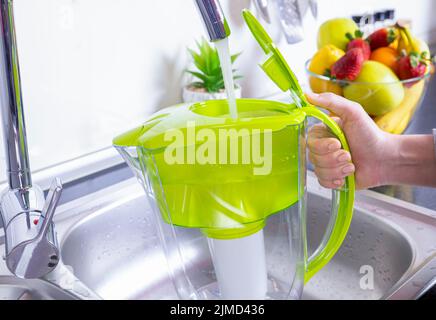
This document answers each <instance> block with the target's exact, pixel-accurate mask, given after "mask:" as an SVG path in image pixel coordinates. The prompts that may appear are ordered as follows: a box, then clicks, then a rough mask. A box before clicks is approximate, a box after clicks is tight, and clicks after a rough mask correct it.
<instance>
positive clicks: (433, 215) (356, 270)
mask: <svg viewBox="0 0 436 320" xmlns="http://www.w3.org/2000/svg"><path fill="white" fill-rule="evenodd" d="M308 190H309V207H308V235H309V247H310V248H314V247H316V246H317V245H318V243H319V242H320V241H321V237H322V235H323V232H324V230H325V226H326V224H327V219H328V215H329V211H330V210H329V208H330V192H329V191H328V190H325V189H322V188H321V187H320V186H319V185H318V184H317V182H316V179H315V178H314V176H313V175H312V174H309V177H308ZM55 223H56V226H57V232H58V237H59V240H60V242H61V251H62V260H63V263H64V265H66V266H68V267H69V269H70V270H71V271H72V272H73V273H74V275H75V277H76V278H77V279H76V280H75V282H77V283H80V284H81V287H83V288H86V289H85V292H86V294H82V295H81V294H78V293H77V292H76V291H75V290H69V291H68V293H65V294H66V296H65V297H62V296H57V295H56V294H54V293H51V292H52V291H50V290H51V289H59V288H58V287H59V279H58V276H56V275H53V276H52V277H51V278H50V279H48V281H50V282H55V284H56V285H55V286H50V284H49V283H47V282H45V281H42V280H37V282H36V283H37V284H39V285H43V286H50V290H48V289H47V288H46V287H44V288H40V287H38V286H32V285H31V284H33V282H29V281H21V280H20V281H19V280H17V281H18V282H17V283H18V284H20V285H22V286H20V285H14V284H13V285H10V284H9V283H8V281H9V282H11V281H12V279H13V278H10V277H8V278H2V277H1V274H3V271H4V270H2V269H1V268H2V267H1V266H0V288H3V287H4V286H7V287H8V288H13V290H10V291H8V292H10V294H8V295H6V297H10V298H14V299H16V298H19V297H26V298H29V297H30V298H60V299H66V298H67V297H69V298H71V297H74V298H82V299H98V298H103V299H176V298H177V295H176V292H175V290H174V287H173V284H172V281H171V279H170V278H169V275H168V269H167V265H166V260H165V257H164V254H163V251H162V248H161V246H160V242H159V238H158V234H157V230H156V229H155V227H154V226H155V224H154V216H153V214H152V212H151V209H150V207H149V205H148V201H147V199H146V198H145V195H144V191H143V190H142V188H141V187H140V186H139V184H138V183H137V182H136V180H133V179H131V180H128V181H125V182H122V183H119V184H117V185H114V186H112V187H110V188H108V189H104V190H101V191H99V192H97V193H94V194H90V195H88V196H85V197H82V198H80V199H78V200H75V201H71V202H69V203H67V204H64V205H62V206H61V207H59V209H58V212H57V215H56V218H55ZM196 232H197V231H193V230H186V233H187V236H190V237H196V236H198V234H197V233H196ZM266 237H268V234H266ZM0 250H3V248H2V247H1V239H0ZM200 257H201V255H200ZM0 265H1V264H0ZM435 266H436V212H434V211H431V210H427V209H424V208H421V207H417V206H413V205H411V204H408V203H404V202H401V201H398V200H395V199H393V198H389V197H385V196H382V195H379V194H376V193H374V192H370V191H366V192H363V193H360V194H358V196H357V201H356V209H355V218H354V220H353V223H352V226H351V230H350V232H349V234H348V236H347V239H346V241H345V243H344V244H343V246H342V248H341V250H340V251H339V253H338V254H337V255H336V256H335V257H334V259H333V260H332V261H331V263H330V264H328V265H327V267H326V268H325V269H323V270H322V271H321V272H320V273H319V274H318V275H316V276H315V277H314V278H313V279H312V280H311V281H310V282H309V284H308V285H307V286H306V288H305V293H304V297H303V298H304V299H414V298H415V297H416V296H417V295H418V294H419V293H420V291H421V290H422V289H423V288H424V287H425V286H426V285H427V284H428V282H429V281H431V280H432V279H433V278H434V277H435V275H436V268H435ZM368 272H369V273H368ZM371 275H373V279H374V281H373V288H371V287H368V286H364V287H362V281H363V279H365V276H369V277H370V276H371ZM38 281H39V282H38ZM12 283H13V281H12ZM367 284H368V283H366V285H367ZM17 287H18V288H24V290H23V291H24V292H30V295H29V296H27V295H24V296H23V295H20V292H19V290H18V291H14V290H15V288H17ZM25 288H31V289H32V288H35V289H34V290H27V291H26V289H25ZM8 290H9V289H8ZM55 291H56V290H55ZM41 292H42V293H43V294H42V293H41ZM47 292H49V293H50V294H47ZM56 292H57V291H56ZM0 293H2V291H0ZM0 296H1V295H0Z"/></svg>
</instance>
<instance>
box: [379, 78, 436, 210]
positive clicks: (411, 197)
mask: <svg viewBox="0 0 436 320" xmlns="http://www.w3.org/2000/svg"><path fill="white" fill-rule="evenodd" d="M433 128H436V77H433V79H432V80H431V83H430V84H429V88H428V91H427V94H426V96H425V98H424V102H423V104H422V106H421V108H420V109H419V110H418V111H417V113H416V115H415V117H414V118H413V120H412V122H411V123H410V126H409V128H408V129H407V130H406V132H405V134H432V129H433ZM374 190H375V191H377V192H380V193H383V194H386V195H389V196H392V197H395V198H397V199H400V200H404V201H407V202H412V203H414V204H417V205H419V206H422V207H426V208H428V209H432V210H436V189H433V188H422V187H410V186H386V187H380V188H376V189H374Z"/></svg>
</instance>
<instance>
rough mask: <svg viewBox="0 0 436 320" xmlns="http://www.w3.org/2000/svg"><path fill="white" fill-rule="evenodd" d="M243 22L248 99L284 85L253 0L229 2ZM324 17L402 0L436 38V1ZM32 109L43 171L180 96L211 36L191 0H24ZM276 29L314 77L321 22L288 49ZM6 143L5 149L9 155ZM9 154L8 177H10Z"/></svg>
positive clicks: (331, 5)
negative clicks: (190, 48)
mask: <svg viewBox="0 0 436 320" xmlns="http://www.w3.org/2000/svg"><path fill="white" fill-rule="evenodd" d="M222 1H223V5H224V7H225V11H226V14H227V16H228V18H229V20H230V22H231V26H232V29H233V36H232V40H231V42H232V50H233V51H234V52H236V51H243V52H244V53H243V56H242V57H241V58H240V62H239V64H238V67H239V68H240V69H241V73H242V74H243V75H244V76H245V78H244V80H243V81H242V85H243V87H244V89H245V90H244V94H245V95H246V96H264V95H267V94H270V93H272V92H274V91H275V90H276V89H275V88H274V86H273V85H271V83H270V82H268V81H265V77H264V75H263V74H262V73H261V71H260V70H259V68H257V67H256V65H257V63H259V62H261V61H260V60H261V57H260V54H259V51H258V50H257V46H256V45H255V44H254V42H253V40H252V38H251V37H250V36H249V35H248V33H247V30H246V28H245V27H244V25H243V23H242V19H241V18H240V11H241V9H242V8H244V7H249V6H250V4H251V1H249V0H231V1H230V0H222ZM319 4H320V19H319V20H320V21H322V20H325V19H327V18H330V17H334V16H346V15H350V14H352V13H360V12H362V11H365V10H367V9H368V8H371V7H376V8H385V7H391V6H395V7H396V8H397V9H398V13H399V15H400V16H401V17H406V18H411V19H413V20H414V21H415V30H416V32H417V33H418V34H420V35H423V36H425V37H429V36H430V35H431V36H432V39H433V40H435V37H434V35H435V33H430V32H429V31H431V30H433V31H434V30H436V20H434V19H432V14H431V13H432V12H435V10H436V3H435V1H431V0H415V2H410V1H407V0H404V1H403V0H397V1H395V0H377V1H369V0H366V1H364V0H354V1H350V0H334V1H331V0H329V1H327V0H319ZM15 8H16V9H15V10H16V24H17V33H18V44H19V52H20V59H21V71H22V80H23V91H24V103H25V113H26V119H27V127H28V139H29V145H30V154H31V165H32V168H33V169H34V170H40V169H42V168H45V167H47V166H51V165H53V164H57V163H60V162H63V161H67V160H69V159H72V158H76V157H79V156H81V155H83V154H86V153H90V152H93V151H96V150H98V149H102V148H105V147H107V146H109V145H110V144H111V140H112V138H113V137H114V136H115V135H116V134H118V133H120V132H122V131H124V130H126V129H129V128H131V127H134V126H136V125H138V124H140V123H141V122H142V121H143V120H144V119H145V118H146V116H147V115H148V114H150V113H152V112H153V111H155V110H157V109H158V108H161V107H164V106H167V105H171V104H174V103H177V102H178V101H179V100H180V87H181V86H182V84H183V83H184V81H185V80H184V79H183V77H182V73H183V72H182V71H183V69H184V68H185V67H186V64H187V61H188V56H187V54H186V49H185V48H186V46H187V45H192V44H193V42H194V39H198V38H199V37H200V36H201V35H203V28H202V26H201V24H200V20H199V17H198V15H197V12H196V11H195V8H194V5H193V1H191V0H15ZM268 28H269V31H270V32H271V33H272V34H273V35H274V38H275V39H276V41H277V42H278V43H280V47H281V48H282V49H283V51H284V53H285V55H286V57H287V58H288V60H289V62H290V64H291V66H292V67H293V68H294V69H295V70H296V71H297V74H298V75H299V77H300V78H302V80H304V70H303V67H302V66H303V64H304V61H306V59H308V58H309V56H310V55H311V54H313V52H314V50H315V34H316V29H317V23H316V22H314V21H313V20H312V19H310V18H308V19H307V21H306V38H307V40H305V41H304V42H302V43H300V44H298V45H295V46H292V47H291V46H288V45H286V44H285V43H284V41H283V39H282V37H281V33H280V31H279V30H278V29H277V26H276V27H273V26H269V27H268ZM2 154H3V149H2V148H1V149H0V155H2ZM3 172H4V156H2V159H1V161H0V180H3V179H2V177H3V176H4V174H3Z"/></svg>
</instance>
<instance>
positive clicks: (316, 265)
mask: <svg viewBox="0 0 436 320" xmlns="http://www.w3.org/2000/svg"><path fill="white" fill-rule="evenodd" d="M304 112H305V113H306V115H308V116H310V117H314V118H316V119H318V120H321V121H322V122H323V123H324V124H325V125H326V126H327V127H328V128H329V129H330V130H331V131H332V132H333V134H335V135H336V137H337V138H338V139H339V141H340V142H341V144H342V147H343V149H344V150H346V151H350V148H349V146H348V142H347V139H346V137H345V135H344V133H343V132H342V130H341V128H340V127H339V125H338V124H337V123H336V122H335V121H334V120H333V119H331V118H330V117H329V116H327V115H326V114H325V113H323V112H322V111H321V110H319V109H317V108H316V107H313V106H308V107H305V108H304ZM354 192H355V178H354V175H351V176H349V177H347V178H346V179H345V185H344V186H343V188H342V189H341V190H333V191H332V194H333V201H332V216H331V218H330V221H329V224H328V227H327V231H326V233H325V235H324V237H323V240H322V242H321V245H320V246H319V248H318V249H317V250H316V251H315V253H314V254H313V255H312V256H311V257H310V258H309V259H308V264H307V268H306V273H305V279H304V280H305V282H306V283H307V282H308V281H309V280H310V279H311V278H312V277H313V276H314V275H315V274H316V273H318V271H320V270H321V269H322V268H323V267H324V266H325V265H326V264H327V263H328V262H329V261H330V260H331V259H332V258H333V256H334V255H335V254H336V252H337V251H338V250H339V248H340V247H341V245H342V243H343V241H344V240H345V237H346V235H347V233H348V229H349V228H350V224H351V220H352V218H353V207H354Z"/></svg>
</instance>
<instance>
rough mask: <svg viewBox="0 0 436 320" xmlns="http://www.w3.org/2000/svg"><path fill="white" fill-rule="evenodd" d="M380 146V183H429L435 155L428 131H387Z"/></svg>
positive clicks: (431, 177) (433, 177) (431, 181)
mask: <svg viewBox="0 0 436 320" xmlns="http://www.w3.org/2000/svg"><path fill="white" fill-rule="evenodd" d="M385 146H386V147H385V148H383V150H384V151H383V158H382V159H379V161H381V163H382V166H381V167H382V168H381V181H380V182H381V184H382V185H397V184H408V185H416V184H420V185H433V184H434V183H435V178H436V177H435V173H436V156H435V146H434V139H433V136H432V135H415V136H414V135H404V136H402V135H390V134H389V135H387V136H386V142H385Z"/></svg>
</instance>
